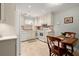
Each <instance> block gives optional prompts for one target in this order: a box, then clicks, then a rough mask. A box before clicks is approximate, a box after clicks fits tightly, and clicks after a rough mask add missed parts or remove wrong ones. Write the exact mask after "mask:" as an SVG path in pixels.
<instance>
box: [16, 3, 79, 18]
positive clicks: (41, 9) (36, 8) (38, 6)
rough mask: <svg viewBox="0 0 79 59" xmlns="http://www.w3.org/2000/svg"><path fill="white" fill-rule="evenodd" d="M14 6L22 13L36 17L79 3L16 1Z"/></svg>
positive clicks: (75, 5) (78, 4)
mask: <svg viewBox="0 0 79 59" xmlns="http://www.w3.org/2000/svg"><path fill="white" fill-rule="evenodd" d="M16 6H17V8H18V9H20V10H21V12H22V14H23V15H26V16H28V15H31V16H33V17H37V16H41V15H44V14H47V13H51V12H52V13H57V12H60V11H63V10H68V9H69V8H73V7H77V6H79V3H59V4H57V3H52V4H49V3H17V4H16Z"/></svg>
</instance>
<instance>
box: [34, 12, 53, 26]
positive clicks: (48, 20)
mask: <svg viewBox="0 0 79 59" xmlns="http://www.w3.org/2000/svg"><path fill="white" fill-rule="evenodd" d="M35 23H36V25H37V26H41V25H42V24H47V25H53V16H52V13H49V14H46V15H44V16H41V17H38V18H37V20H36V22H35Z"/></svg>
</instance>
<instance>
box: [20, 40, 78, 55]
mask: <svg viewBox="0 0 79 59" xmlns="http://www.w3.org/2000/svg"><path fill="white" fill-rule="evenodd" d="M78 51H79V50H78ZM74 55H76V56H79V53H78V52H77V51H75V52H74ZM21 56H49V50H48V45H47V44H46V43H44V42H41V41H39V40H37V39H36V40H29V41H25V42H21Z"/></svg>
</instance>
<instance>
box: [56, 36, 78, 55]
mask: <svg viewBox="0 0 79 59" xmlns="http://www.w3.org/2000/svg"><path fill="white" fill-rule="evenodd" d="M55 37H57V38H59V39H60V40H61V43H62V44H63V45H64V47H65V48H66V49H67V46H69V47H71V52H69V55H73V52H74V46H75V45H76V42H77V40H78V39H77V38H68V37H65V36H63V35H60V36H55Z"/></svg>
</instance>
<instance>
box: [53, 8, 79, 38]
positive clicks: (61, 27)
mask: <svg viewBox="0 0 79 59" xmlns="http://www.w3.org/2000/svg"><path fill="white" fill-rule="evenodd" d="M70 16H72V17H73V23H70V24H64V18H65V17H70ZM54 30H55V35H60V34H61V32H64V31H73V32H76V33H77V37H78V38H79V7H74V8H71V9H68V10H66V11H62V12H59V13H55V14H54Z"/></svg>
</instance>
